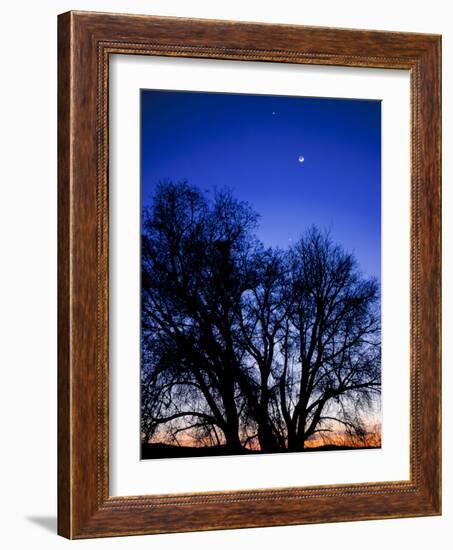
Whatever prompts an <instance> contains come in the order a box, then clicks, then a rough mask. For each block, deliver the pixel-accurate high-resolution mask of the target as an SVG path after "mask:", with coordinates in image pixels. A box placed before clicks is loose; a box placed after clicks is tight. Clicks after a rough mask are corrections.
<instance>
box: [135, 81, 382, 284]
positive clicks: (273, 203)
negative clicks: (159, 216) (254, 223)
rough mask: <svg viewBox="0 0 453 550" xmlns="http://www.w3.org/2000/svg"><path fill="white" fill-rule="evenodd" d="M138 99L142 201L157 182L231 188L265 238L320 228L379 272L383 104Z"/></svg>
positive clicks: (234, 97)
mask: <svg viewBox="0 0 453 550" xmlns="http://www.w3.org/2000/svg"><path fill="white" fill-rule="evenodd" d="M141 105H142V120H141V173H142V202H143V204H144V205H147V204H150V203H151V200H152V196H153V193H154V190H155V186H156V184H157V183H158V182H159V180H163V179H171V180H173V181H179V180H183V179H187V180H188V181H189V182H190V183H191V184H194V185H196V186H198V187H199V188H200V189H202V190H204V191H208V192H209V193H211V195H212V191H213V189H214V188H218V189H220V188H222V187H228V188H230V189H231V190H232V191H233V193H234V195H235V196H236V197H237V198H239V199H241V200H246V201H248V202H249V203H250V204H251V205H252V207H253V208H254V209H255V211H257V212H258V213H259V214H260V216H261V218H260V226H259V230H258V237H259V238H260V239H261V240H262V241H263V243H264V244H266V245H268V246H279V247H281V248H286V247H288V245H291V244H292V243H294V242H295V241H296V240H297V239H298V237H299V236H300V234H301V233H303V232H304V230H305V229H306V228H307V227H309V226H311V225H312V224H316V225H317V226H319V227H320V228H322V229H323V228H325V229H329V230H330V231H331V236H332V238H333V240H334V241H335V242H339V243H341V244H342V245H343V246H344V247H345V248H346V249H347V250H348V251H350V252H353V253H354V254H355V256H356V258H357V260H358V262H359V265H360V268H361V270H362V271H363V273H364V274H365V275H372V276H376V277H378V278H380V270H381V265H380V256H381V254H380V246H381V244H380V243H381V103H380V102H379V101H375V100H354V99H325V98H303V97H285V96H264V95H263V96H260V95H244V94H223V93H203V92H180V91H175V92H173V91H154V90H142V92H141ZM300 156H303V157H304V162H303V163H301V162H299V157H300Z"/></svg>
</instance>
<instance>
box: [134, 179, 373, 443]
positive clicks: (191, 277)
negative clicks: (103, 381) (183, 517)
mask: <svg viewBox="0 0 453 550" xmlns="http://www.w3.org/2000/svg"><path fill="white" fill-rule="evenodd" d="M257 219H258V216H257V214H256V213H255V212H253V210H252V209H251V208H250V206H249V205H248V204H247V203H244V202H240V201H238V200H236V199H235V198H234V197H233V196H232V195H231V193H230V192H228V191H220V192H216V193H215V195H214V197H213V198H212V199H211V200H208V199H207V198H206V197H205V196H204V195H203V194H202V193H201V192H200V191H199V190H198V189H197V188H196V187H194V186H191V185H189V184H188V183H187V182H180V183H172V182H168V181H167V182H162V183H161V184H160V185H159V186H158V188H157V191H156V194H155V196H154V200H153V203H152V206H151V207H147V208H145V209H144V211H143V220H142V229H143V231H142V233H143V234H142V335H141V337H142V379H141V384H142V414H141V419H142V425H141V431H142V438H143V441H145V442H147V441H149V440H152V439H153V437H154V438H155V437H156V436H158V435H159V434H160V436H161V437H162V438H163V439H164V440H166V441H170V442H173V443H175V444H179V442H180V441H181V434H184V433H185V434H187V435H190V437H191V438H192V439H194V443H195V444H198V445H226V447H227V448H228V450H229V451H231V452H242V451H243V450H244V447H252V448H257V447H258V448H259V449H260V450H262V451H276V450H284V449H288V450H301V449H303V448H304V445H305V442H306V441H307V440H308V439H310V438H312V437H314V436H316V434H323V433H326V432H328V431H334V430H337V431H338V426H342V429H343V431H345V432H347V433H354V434H357V435H360V434H363V433H365V432H366V426H365V425H364V423H363V411H364V410H365V409H366V408H367V407H369V406H370V404H371V403H372V401H373V398H374V396H375V395H376V394H377V393H378V392H379V390H380V316H379V288H378V284H377V282H376V281H375V280H371V279H370V280H367V279H364V278H363V277H362V276H361V275H360V273H359V271H358V267H357V265H356V262H355V260H354V258H353V257H352V256H351V255H350V254H347V253H346V252H345V251H343V250H342V248H341V247H339V246H336V245H334V244H333V243H332V241H331V239H330V237H329V236H328V235H323V234H321V233H320V231H319V230H317V229H316V228H313V229H311V230H310V231H309V232H308V233H307V234H306V235H305V236H304V237H303V238H302V239H301V240H300V241H299V242H298V243H297V245H295V246H294V247H293V248H291V249H290V250H289V251H281V250H274V249H265V248H264V247H263V245H262V244H261V243H259V241H258V240H257V239H256V237H255V235H254V232H255V229H256V226H257Z"/></svg>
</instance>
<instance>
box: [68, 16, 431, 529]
mask: <svg viewBox="0 0 453 550" xmlns="http://www.w3.org/2000/svg"><path fill="white" fill-rule="evenodd" d="M58 47H59V77H58V86H59V106H58V114H59V128H58V148H59V170H58V189H59V203H58V204H59V224H58V230H59V248H58V250H59V278H58V289H59V315H58V323H59V350H58V358H59V370H58V375H59V376H58V378H59V383H58V398H59V422H58V427H59V434H58V437H59V443H58V453H59V468H58V490H59V498H58V507H59V509H58V516H59V520H58V532H59V533H60V534H61V535H63V536H65V537H67V538H88V537H101V536H115V535H130V534H145V533H161V532H177V531H194V530H208V529H227V528H241V527H253V526H265V525H291V524H300V523H317V522H332V521H352V520H360V519H377V518H390V517H408V516H422V515H436V514H440V512H441V494H440V483H441V479H440V471H441V466H440V457H441V449H440V433H441V432H440V428H441V415H440V396H441V386H440V384H441V379H440V337H441V336H440V303H441V300H440V292H441V289H440V281H441V278H440V270H441V258H440V227H441V219H440V212H441V208H440V201H441V195H440V189H441V187H440V185H441V178H440V166H441V163H440V155H441V136H440V108H441V99H440V59H441V52H440V47H441V41H440V37H439V36H433V35H426V34H411V33H391V32H377V31H361V30H344V29H332V28H313V27H302V26H292V25H263V24H255V23H234V22H227V21H204V20H194V19H178V18H164V17H148V16H134V15H112V14H98V13H85V12H69V13H66V14H63V15H61V16H59V40H58ZM111 54H123V55H129V54H139V55H165V56H178V57H197V58H215V59H233V60H238V61H241V60H249V61H256V62H262V61H272V62H285V63H304V64H320V65H341V66H354V67H383V68H387V69H407V70H409V71H410V74H411V109H412V124H411V142H412V149H411V179H412V181H411V285H410V286H411V288H410V291H411V361H410V362H411V453H410V461H411V466H410V471H411V478H410V481H400V482H384V483H369V484H354V485H343V486H339V485H335V486H325V487H305V488H304V487H296V488H288V489H260V490H252V491H234V492H222V493H197V494H185V495H158V496H146V495H145V496H137V497H110V496H109V489H108V487H109V485H108V60H109V56H110V55H111ZM433 426H434V427H435V429H433Z"/></svg>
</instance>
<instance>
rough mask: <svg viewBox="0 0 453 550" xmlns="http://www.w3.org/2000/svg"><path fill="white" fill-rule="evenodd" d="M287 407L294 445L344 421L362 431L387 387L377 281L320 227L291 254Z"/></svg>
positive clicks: (283, 396) (283, 380) (283, 398)
mask: <svg viewBox="0 0 453 550" xmlns="http://www.w3.org/2000/svg"><path fill="white" fill-rule="evenodd" d="M289 262H290V271H289V277H288V282H287V285H286V289H285V294H286V303H287V308H286V311H287V312H288V316H287V319H286V325H285V331H284V337H283V345H282V354H283V358H284V360H283V370H282V373H281V376H280V404H281V408H282V414H283V417H284V418H285V422H286V429H287V436H288V448H289V449H294V450H300V449H303V447H304V444H305V442H306V441H307V439H309V438H310V437H312V436H313V435H315V434H317V433H322V432H326V431H329V430H330V431H333V429H334V428H336V429H338V425H341V426H342V427H343V429H344V430H345V431H346V432H351V431H352V432H354V433H355V434H357V435H362V434H363V432H364V431H365V430H366V427H365V426H364V424H363V421H362V414H361V412H362V411H363V408H366V407H367V406H369V405H370V403H371V401H372V399H373V397H374V396H375V395H376V393H377V392H379V391H380V385H381V384H380V383H381V380H380V373H381V368H380V366H381V360H380V352H381V346H380V309H379V287H378V283H377V281H376V280H375V279H364V278H363V277H362V276H361V274H360V272H359V270H358V267H357V264H356V261H355V259H354V258H353V256H352V255H351V254H348V253H346V252H345V251H344V250H343V249H342V248H341V247H340V246H337V245H334V244H333V243H332V240H331V239H330V237H329V235H323V234H321V232H320V231H319V230H318V229H316V228H312V229H311V230H309V231H308V232H307V234H306V236H305V237H303V238H302V239H301V240H300V241H299V242H298V243H297V245H296V246H294V247H293V248H292V249H291V250H290V253H289Z"/></svg>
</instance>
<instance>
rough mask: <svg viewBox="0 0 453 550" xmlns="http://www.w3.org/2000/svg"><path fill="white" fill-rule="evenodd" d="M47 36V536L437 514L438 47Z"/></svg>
mask: <svg viewBox="0 0 453 550" xmlns="http://www.w3.org/2000/svg"><path fill="white" fill-rule="evenodd" d="M58 29H59V38H58V40H59V43H58V46H59V81H58V86H59V106H58V117H59V125H58V147H59V167H58V195H59V199H58V200H59V228H58V229H59V245H58V246H59V316H58V323H59V349H58V359H59V361H58V362H59V371H58V375H59V383H58V398H59V420H58V439H59V444H58V454H59V467H58V488H59V495H58V507H59V508H58V531H59V533H60V534H61V535H63V536H65V537H67V538H89V537H102V536H119V535H132V534H151V533H163V532H178V531H196V530H208V529H227V528H241V527H255V526H256V527H258V526H270V525H291V524H303V523H320V522H332V521H352V520H364V519H379V518H392V517H412V516H428V515H438V514H440V513H441V465H440V461H441V443H440V442H441V413H440V410H441V409H440V402H441V377H440V347H441V342H440V338H441V332H440V305H441V299H440V293H441V286H440V284H441V277H440V272H441V257H440V250H441V248H440V227H441V224H440V215H441V187H440V186H441V175H440V169H441V162H440V158H441V157H440V155H441V134H440V128H441V127H440V108H441V83H440V56H441V53H440V52H441V41H440V37H439V36H434V35H428V34H412V33H393V32H377V31H362V30H344V29H332V28H322V27H319V28H313V27H303V26H288V25H263V24H255V23H236V22H227V21H208V20H195V19H179V18H163V17H151V16H134V15H113V14H100V13H89V12H69V13H65V14H63V15H61V16H59V27H58Z"/></svg>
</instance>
